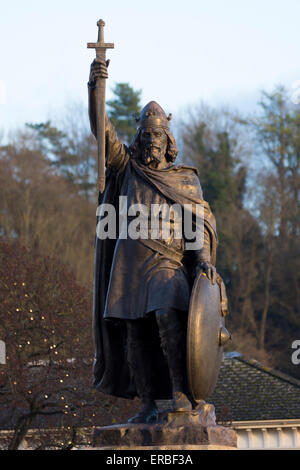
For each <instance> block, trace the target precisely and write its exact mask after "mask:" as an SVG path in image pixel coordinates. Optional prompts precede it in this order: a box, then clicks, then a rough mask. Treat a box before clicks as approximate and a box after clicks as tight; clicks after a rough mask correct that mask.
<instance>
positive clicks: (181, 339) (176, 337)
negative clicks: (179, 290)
mask: <svg viewBox="0 0 300 470" xmlns="http://www.w3.org/2000/svg"><path fill="white" fill-rule="evenodd" d="M155 316H156V321H157V324H158V328H159V335H160V339H161V345H162V349H163V352H164V355H165V357H166V360H167V363H168V367H169V372H170V378H171V382H172V391H173V409H174V411H178V410H190V409H191V407H192V405H193V404H194V403H193V400H192V399H191V397H190V393H189V391H188V385H187V371H186V321H185V320H186V319H185V318H184V313H183V312H180V311H178V310H175V309H160V310H157V311H156V312H155Z"/></svg>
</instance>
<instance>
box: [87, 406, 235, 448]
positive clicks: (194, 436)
mask: <svg viewBox="0 0 300 470" xmlns="http://www.w3.org/2000/svg"><path fill="white" fill-rule="evenodd" d="M236 446H237V438H236V433H235V431H233V429H230V428H228V427H222V426H217V425H216V420H215V410H214V406H213V405H208V404H206V403H201V404H200V405H198V407H197V409H195V410H193V411H177V412H172V411H170V410H165V411H163V412H162V413H160V414H159V420H158V422H157V423H155V424H128V423H127V424H115V425H113V426H105V427H102V428H98V429H96V430H95V433H94V438H93V447H94V448H97V449H102V450H118V449H119V450H144V449H145V450H175V449H176V450H210V449H212V450H215V449H224V450H226V449H228V450H229V449H230V450H232V449H236Z"/></svg>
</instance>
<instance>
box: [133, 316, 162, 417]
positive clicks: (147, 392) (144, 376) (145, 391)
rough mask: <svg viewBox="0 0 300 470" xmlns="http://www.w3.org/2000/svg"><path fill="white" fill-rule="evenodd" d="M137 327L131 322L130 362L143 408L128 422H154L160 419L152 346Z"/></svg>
mask: <svg viewBox="0 0 300 470" xmlns="http://www.w3.org/2000/svg"><path fill="white" fill-rule="evenodd" d="M137 327H138V325H137V324H134V325H133V326H132V322H131V325H130V327H129V328H128V343H127V345H128V364H129V369H130V373H131V376H132V378H133V380H134V383H135V387H136V391H137V394H138V397H139V398H140V400H141V401H142V408H141V411H140V412H139V413H138V414H137V415H134V416H132V417H131V418H129V420H128V423H154V422H157V419H158V410H157V406H156V403H155V400H154V399H153V392H152V360H151V348H150V346H149V345H147V342H146V343H145V339H144V338H143V337H142V335H140V334H139V330H138V328H137Z"/></svg>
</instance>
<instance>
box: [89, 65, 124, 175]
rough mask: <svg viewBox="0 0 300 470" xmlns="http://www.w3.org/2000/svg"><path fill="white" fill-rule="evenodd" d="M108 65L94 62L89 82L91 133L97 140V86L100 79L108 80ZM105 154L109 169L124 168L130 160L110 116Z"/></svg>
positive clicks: (106, 122) (106, 127) (107, 124)
mask: <svg viewBox="0 0 300 470" xmlns="http://www.w3.org/2000/svg"><path fill="white" fill-rule="evenodd" d="M108 63H109V62H108V61H107V63H105V62H99V61H96V60H94V61H93V62H92V64H91V70H90V77H89V82H88V93H89V118H90V126H91V131H92V133H93V134H94V136H95V137H96V138H97V113H96V92H95V85H96V80H97V78H98V77H101V78H107V77H108V74H107V66H108ZM105 153H106V166H107V168H114V169H117V170H119V169H121V168H122V167H123V168H124V167H125V166H126V164H127V162H128V160H129V151H128V149H127V147H126V146H125V145H124V144H123V142H121V141H120V140H119V138H118V136H117V133H116V130H115V128H114V126H113V125H112V123H111V122H110V120H109V118H108V116H107V115H106V117H105Z"/></svg>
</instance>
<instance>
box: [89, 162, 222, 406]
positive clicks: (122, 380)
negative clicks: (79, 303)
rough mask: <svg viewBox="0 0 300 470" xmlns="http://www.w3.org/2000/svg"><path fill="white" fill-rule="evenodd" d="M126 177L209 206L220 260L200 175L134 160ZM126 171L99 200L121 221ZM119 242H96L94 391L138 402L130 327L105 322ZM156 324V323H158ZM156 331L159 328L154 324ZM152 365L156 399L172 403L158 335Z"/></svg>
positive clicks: (174, 198) (111, 174)
mask: <svg viewBox="0 0 300 470" xmlns="http://www.w3.org/2000/svg"><path fill="white" fill-rule="evenodd" d="M126 172H132V173H133V174H136V175H139V176H140V177H142V178H143V179H144V180H146V181H147V182H148V183H150V184H151V185H152V186H153V190H154V191H159V192H160V193H161V194H163V195H164V196H165V197H167V198H168V199H169V200H170V201H171V202H172V203H178V204H180V205H181V206H183V205H184V204H192V203H194V204H195V203H196V204H202V205H204V224H205V227H206V229H207V231H208V233H209V235H210V251H211V262H212V264H215V261H216V246H217V234H216V223H215V218H214V216H213V214H212V212H211V210H210V208H209V204H208V203H207V202H206V201H203V199H202V190H201V186H200V183H199V178H198V172H197V170H196V169H195V168H193V167H189V166H186V165H170V166H169V167H167V168H164V169H159V170H158V169H151V168H149V167H147V166H145V165H143V164H142V163H139V161H137V160H135V159H134V158H133V157H132V158H130V160H129V162H128V164H127V166H126V169H125V173H126ZM124 177H126V175H124V174H123V172H122V173H121V172H119V173H118V172H116V171H112V170H108V173H107V179H106V189H105V192H104V194H103V195H102V196H99V204H101V203H109V204H113V205H114V207H115V209H116V215H117V221H118V203H119V201H118V197H119V195H120V191H121V186H122V181H123V178H124ZM115 244H116V240H111V239H108V238H107V239H105V240H102V239H99V238H98V237H97V236H96V239H95V262H94V286H93V333H94V343H95V358H94V387H95V388H96V389H98V390H99V391H101V392H103V393H106V394H109V395H114V396H117V397H121V398H134V397H135V396H136V395H137V393H136V390H135V386H134V383H133V380H132V377H131V376H130V371H129V366H128V362H127V357H126V356H127V347H126V324H125V322H124V321H122V320H120V321H117V320H115V319H114V320H110V319H104V318H103V314H104V310H105V302H106V295H107V291H108V284H109V278H110V270H111V266H112V261H113V256H114V249H115ZM153 322H155V319H153ZM154 330H155V325H154ZM153 363H154V364H156V368H157V369H156V374H155V376H156V379H155V383H153V384H152V385H153V391H154V395H155V398H156V399H170V398H171V397H172V389H171V383H170V378H169V371H168V367H167V364H166V362H165V358H164V355H163V353H162V350H161V347H160V341H159V336H158V331H157V335H156V336H155V337H154V338H153Z"/></svg>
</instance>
